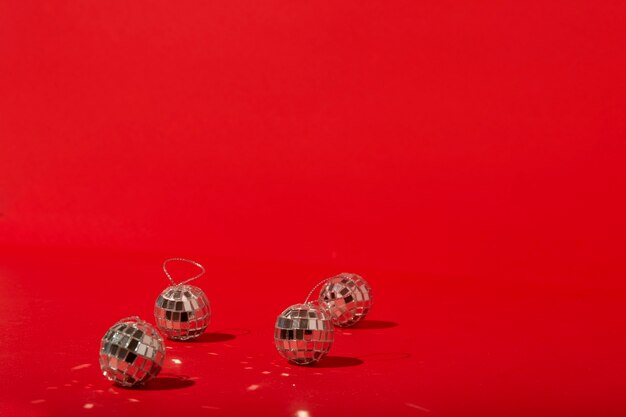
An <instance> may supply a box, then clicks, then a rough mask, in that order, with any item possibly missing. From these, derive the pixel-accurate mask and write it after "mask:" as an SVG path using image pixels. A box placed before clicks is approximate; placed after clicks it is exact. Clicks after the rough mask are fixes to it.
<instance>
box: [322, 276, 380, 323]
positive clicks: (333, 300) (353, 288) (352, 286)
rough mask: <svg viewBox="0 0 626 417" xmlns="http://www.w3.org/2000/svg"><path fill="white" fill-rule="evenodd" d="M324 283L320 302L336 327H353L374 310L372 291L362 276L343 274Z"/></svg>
mask: <svg viewBox="0 0 626 417" xmlns="http://www.w3.org/2000/svg"><path fill="white" fill-rule="evenodd" d="M323 282H325V285H324V286H323V287H322V290H321V291H320V296H319V300H320V303H321V304H322V305H325V306H327V308H328V310H329V311H330V314H331V317H332V321H333V324H334V325H335V326H339V327H349V326H353V325H354V324H356V323H358V322H359V321H360V320H362V319H363V318H365V316H366V315H367V313H368V312H369V311H370V309H371V308H372V289H371V287H370V286H369V284H368V283H367V282H366V281H365V280H364V279H363V278H362V277H361V276H359V275H357V274H350V273H342V274H339V275H337V276H334V277H332V278H328V279H327V280H326V281H323Z"/></svg>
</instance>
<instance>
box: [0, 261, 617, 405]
mask: <svg viewBox="0 0 626 417" xmlns="http://www.w3.org/2000/svg"><path fill="white" fill-rule="evenodd" d="M162 259H163V258H162V257H160V256H158V255H137V256H135V257H132V256H124V255H120V254H107V255H106V256H104V255H103V254H100V255H94V254H80V256H78V255H77V254H76V252H75V251H71V252H63V251H57V252H56V253H54V254H46V255H44V254H42V253H38V254H36V256H33V252H32V251H29V252H23V251H4V253H3V255H2V256H1V257H0V276H1V277H2V279H1V280H0V294H1V300H0V301H1V303H0V313H1V315H2V317H3V320H2V323H1V330H2V333H1V334H2V338H1V339H0V360H2V363H3V364H4V365H3V366H2V367H0V380H1V381H2V382H3V388H2V391H1V392H0V396H1V398H2V402H0V404H1V407H2V408H1V410H2V413H1V414H0V415H2V416H74V415H76V416H81V415H84V416H110V415H122V416H131V415H136V413H143V414H142V415H162V414H163V413H167V414H173V413H175V412H184V413H185V414H189V415H215V416H220V415H224V416H240V415H276V416H279V415H280V416H298V417H302V416H312V417H315V416H326V415H342V416H360V415H381V416H382V415H403V416H404V415H406V416H411V415H436V416H437V415H441V416H444V415H483V416H487V415H488V416H496V415H503V414H504V413H505V414H506V415H509V416H518V415H519V416H523V415H528V414H529V413H532V412H540V411H542V410H543V411H542V412H546V413H547V412H554V413H555V414H558V413H561V412H566V411H567V412H568V414H569V415H592V414H590V413H592V412H593V410H594V409H595V410H601V412H598V415H604V416H608V415H619V413H620V412H622V411H623V410H624V404H623V403H622V402H621V400H618V399H619V398H621V394H620V392H621V390H622V388H623V387H624V381H623V378H622V376H623V373H622V371H623V369H624V364H625V360H624V355H623V352H624V349H623V348H624V341H623V335H622V332H621V329H623V326H621V325H623V324H624V320H623V317H622V315H621V313H620V312H621V310H622V307H623V304H622V303H623V296H620V295H617V294H616V293H614V292H611V291H606V290H603V289H601V288H592V287H580V286H578V287H577V286H575V285H574V286H570V285H561V284H558V283H542V282H533V283H526V284H525V285H524V286H518V285H517V284H516V283H515V282H512V281H508V282H507V281H505V280H501V281H496V280H492V281H490V280H479V279H476V278H467V279H463V280H461V279H459V280H450V279H446V280H442V279H441V278H436V277H429V276H426V275H421V276H418V275H415V274H408V273H401V272H397V271H396V272H394V271H384V270H374V269H373V270H362V271H359V272H360V273H361V274H363V276H364V277H367V279H368V280H369V281H370V283H371V284H372V287H373V288H375V291H376V303H375V305H374V308H373V309H372V311H371V313H370V316H368V317H367V318H366V319H365V320H364V321H363V322H362V323H360V324H359V325H358V326H356V327H354V328H345V329H342V328H337V329H336V339H335V344H334V346H333V348H332V350H331V352H330V354H329V356H328V357H326V358H325V359H323V360H322V361H321V362H320V363H319V364H318V365H316V366H310V367H299V366H293V365H290V364H288V363H287V362H285V361H284V360H283V359H282V358H281V357H280V356H279V355H278V353H277V352H276V350H275V347H274V344H273V330H274V320H275V318H276V316H277V315H278V314H279V313H280V312H281V311H282V309H283V308H285V306H288V305H290V304H293V303H296V302H301V301H302V300H303V299H304V297H305V296H306V294H307V292H308V291H309V289H310V288H311V287H312V285H313V284H315V282H316V280H317V279H320V278H323V277H325V276H330V275H332V274H333V273H335V272H337V271H335V270H332V268H329V267H324V266H317V267H316V266H311V265H299V264H286V263H263V262H234V261H232V260H225V259H211V258H206V259H202V261H204V263H205V264H206V265H207V267H208V268H207V269H208V273H207V275H206V276H205V277H203V278H201V279H199V280H197V282H196V284H197V285H199V286H201V287H202V288H203V289H204V290H205V292H206V293H207V296H208V297H209V298H210V300H211V302H212V305H213V312H214V315H213V321H212V323H211V325H210V326H209V328H208V330H207V332H206V333H205V334H203V335H202V336H201V337H199V338H198V339H197V340H193V341H189V342H175V341H171V340H167V341H166V343H167V357H166V361H165V366H164V368H163V370H162V372H161V374H160V375H159V376H158V378H156V379H155V380H154V381H152V382H150V383H148V384H147V385H146V386H145V387H144V388H141V389H124V388H121V387H118V386H115V385H113V384H111V383H110V382H109V381H107V380H106V379H105V378H104V377H102V375H101V374H100V370H99V366H98V348H99V343H100V338H101V337H102V336H103V334H104V332H105V331H106V330H107V329H108V327H109V326H110V325H112V324H113V323H115V322H116V321H117V320H118V319H120V318H122V317H126V316H129V315H134V314H137V315H139V316H140V317H142V318H144V319H146V320H148V321H150V322H154V321H153V320H154V319H153V316H152V308H153V303H154V300H155V299H156V297H157V296H158V294H159V293H160V291H161V290H162V289H163V287H165V286H166V285H167V284H168V283H167V281H166V280H165V278H164V276H163V274H162V271H161V270H160V262H161V261H162ZM198 260H200V259H198ZM183 273H184V271H183ZM617 317H620V318H619V319H617ZM618 323H619V324H620V326H616V324H618ZM599 341H600V342H599ZM583 358H584V359H583ZM593 381H596V384H599V385H601V386H602V387H603V389H602V390H590V389H589V387H590V383H591V382H593ZM513 404H514V406H513Z"/></svg>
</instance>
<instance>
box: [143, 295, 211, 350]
mask: <svg viewBox="0 0 626 417" xmlns="http://www.w3.org/2000/svg"><path fill="white" fill-rule="evenodd" d="M154 318H155V320H156V324H157V327H158V328H159V330H161V331H162V332H163V333H164V334H165V335H166V336H167V337H169V338H170V339H174V340H187V339H193V338H194V337H198V336H200V335H201V334H202V332H204V330H205V329H206V328H207V326H208V325H209V323H210V321H211V305H210V303H209V299H208V298H207V296H206V295H205V294H204V292H203V291H202V290H201V289H200V288H198V287H194V286H193V285H174V286H171V287H168V288H166V289H165V291H163V292H162V293H161V295H159V298H157V300H156V303H155V305H154Z"/></svg>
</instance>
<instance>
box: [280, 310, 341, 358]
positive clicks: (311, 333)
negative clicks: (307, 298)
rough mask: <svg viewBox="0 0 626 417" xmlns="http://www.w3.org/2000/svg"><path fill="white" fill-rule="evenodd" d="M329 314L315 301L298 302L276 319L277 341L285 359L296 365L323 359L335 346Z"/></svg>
mask: <svg viewBox="0 0 626 417" xmlns="http://www.w3.org/2000/svg"><path fill="white" fill-rule="evenodd" d="M333 332H334V328H333V323H332V322H331V320H330V314H329V313H328V312H327V311H326V310H325V309H324V308H322V307H320V306H317V305H312V304H296V305H292V306H291V307H289V308H287V309H286V310H285V311H283V312H282V313H281V314H280V316H278V318H277V319H276V327H275V329H274V342H275V344H276V349H278V353H280V354H281V355H282V356H283V357H284V358H285V359H287V360H288V361H289V362H291V363H294V364H296V365H309V364H312V363H315V362H317V361H319V360H320V359H322V358H323V357H324V356H326V354H327V353H328V351H329V350H330V347H331V346H332V345H333Z"/></svg>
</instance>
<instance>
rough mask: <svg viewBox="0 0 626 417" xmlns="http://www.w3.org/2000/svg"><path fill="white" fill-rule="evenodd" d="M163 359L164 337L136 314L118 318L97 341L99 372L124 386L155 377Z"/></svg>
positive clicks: (140, 382) (141, 382)
mask: <svg viewBox="0 0 626 417" xmlns="http://www.w3.org/2000/svg"><path fill="white" fill-rule="evenodd" d="M164 359H165V344H164V343H163V338H162V337H161V335H160V334H159V332H158V331H157V329H155V328H154V327H152V325H151V324H149V323H147V322H145V321H143V320H141V319H140V318H139V317H129V318H125V319H122V320H120V321H118V322H117V323H115V324H114V325H113V327H111V328H110V329H109V330H108V331H107V332H106V334H105V335H104V337H103V338H102V342H101V343H100V369H101V370H102V375H104V376H105V377H107V378H108V379H109V380H110V381H113V382H115V383H117V384H119V385H122V386H124V387H132V386H135V385H138V384H143V383H145V382H147V381H149V380H151V379H152V378H154V377H155V376H157V374H158V373H159V372H160V371H161V366H162V365H163V360H164Z"/></svg>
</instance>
